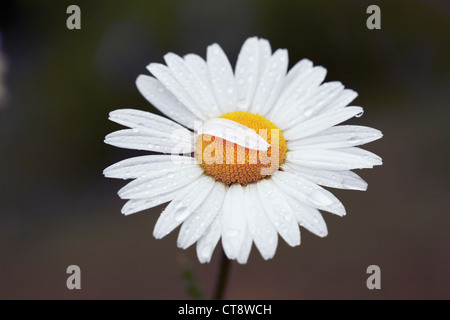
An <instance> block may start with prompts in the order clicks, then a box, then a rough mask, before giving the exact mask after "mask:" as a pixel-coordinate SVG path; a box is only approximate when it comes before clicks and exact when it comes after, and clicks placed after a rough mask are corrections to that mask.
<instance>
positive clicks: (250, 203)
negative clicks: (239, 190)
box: [244, 184, 278, 260]
mask: <svg viewBox="0 0 450 320" xmlns="http://www.w3.org/2000/svg"><path fill="white" fill-rule="evenodd" d="M244 197H245V198H244V206H245V216H246V218H247V225H248V230H249V231H250V234H251V236H252V238H253V241H254V242H255V246H256V247H257V248H258V250H259V252H260V253H261V256H262V257H263V258H264V259H265V260H267V259H271V258H272V257H273V256H274V255H275V251H276V250H277V245H278V233H277V230H276V229H275V226H274V225H273V223H272V221H270V219H269V218H268V217H267V214H266V212H265V210H264V208H263V206H262V205H261V200H260V198H259V195H258V190H257V189H256V184H249V185H248V186H247V187H246V188H245V194H244Z"/></svg>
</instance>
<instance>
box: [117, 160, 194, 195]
mask: <svg viewBox="0 0 450 320" xmlns="http://www.w3.org/2000/svg"><path fill="white" fill-rule="evenodd" d="M202 174H203V169H202V168H201V167H200V166H198V165H197V166H192V167H191V168H190V169H188V170H187V169H185V168H184V167H181V166H180V167H178V166H177V170H176V171H174V172H173V174H167V175H166V174H165V173H164V172H162V173H161V174H160V175H158V176H152V177H150V178H139V179H136V180H133V181H131V182H130V183H128V184H127V185H126V186H125V187H123V188H122V189H120V190H119V192H118V193H119V196H120V197H121V198H122V199H146V198H151V197H155V196H158V195H160V194H164V193H167V192H170V191H173V190H176V189H178V188H181V187H183V186H185V185H186V184H188V183H191V182H193V181H194V180H196V179H197V178H198V177H200V176H201V175H202Z"/></svg>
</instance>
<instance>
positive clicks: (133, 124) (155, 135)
mask: <svg viewBox="0 0 450 320" xmlns="http://www.w3.org/2000/svg"><path fill="white" fill-rule="evenodd" d="M109 119H110V120H111V121H114V122H117V123H119V124H122V125H124V126H127V127H130V128H132V130H119V131H116V132H113V133H111V134H109V135H107V136H106V138H105V143H108V144H111V145H114V146H117V147H122V148H127V149H137V150H149V151H156V152H162V153H191V152H192V151H193V145H194V144H193V137H194V136H193V134H192V132H190V131H189V130H187V129H185V128H183V127H182V126H180V125H179V124H177V123H175V122H173V121H171V120H168V119H166V118H163V117H160V116H158V115H155V114H152V113H150V112H145V111H140V110H133V109H120V110H115V111H112V112H111V113H110V114H109Z"/></svg>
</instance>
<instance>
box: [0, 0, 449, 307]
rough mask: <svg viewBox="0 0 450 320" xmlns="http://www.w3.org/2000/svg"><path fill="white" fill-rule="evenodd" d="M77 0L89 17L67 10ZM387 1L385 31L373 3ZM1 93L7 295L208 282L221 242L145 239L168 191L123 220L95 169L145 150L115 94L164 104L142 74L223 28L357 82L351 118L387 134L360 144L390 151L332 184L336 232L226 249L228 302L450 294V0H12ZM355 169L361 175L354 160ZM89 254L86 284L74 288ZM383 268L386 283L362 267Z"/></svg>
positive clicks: (181, 295) (166, 288) (162, 295)
mask: <svg viewBox="0 0 450 320" xmlns="http://www.w3.org/2000/svg"><path fill="white" fill-rule="evenodd" d="M70 4H77V5H79V6H80V8H81V26H82V29H81V30H68V29H67V28H66V19H67V18H68V16H69V15H68V14H66V8H67V7H68V6H69V5H70ZM370 4H377V5H379V6H380V8H381V27H382V28H381V30H368V29H367V28H366V19H367V18H368V16H369V15H368V14H366V8H367V7H368V6H369V5H370ZM0 33H1V39H2V41H1V42H2V50H3V55H4V57H5V60H6V63H7V65H6V70H7V71H6V72H7V73H6V77H5V79H4V85H5V87H6V90H7V96H6V98H5V99H3V103H2V104H1V107H0V154H1V158H0V161H1V162H0V163H1V165H0V177H1V179H0V188H1V189H0V298H2V299H185V298H189V296H188V295H187V294H186V290H185V288H184V282H183V280H182V277H181V276H182V269H183V268H185V266H186V265H188V266H190V268H191V270H192V271H193V272H194V274H195V276H196V277H197V280H198V282H199V284H200V286H201V287H202V290H203V293H204V294H205V297H206V298H208V297H210V296H211V293H212V289H213V286H214V283H215V277H216V275H217V270H218V265H219V257H220V255H219V252H220V251H219V250H217V249H216V252H215V254H214V256H213V259H212V261H211V263H209V264H205V265H201V264H199V263H198V261H197V259H196V256H195V248H194V247H192V248H189V249H188V250H186V251H183V250H181V249H178V248H177V247H176V237H177V232H173V233H172V234H170V235H169V236H167V237H166V238H164V239H162V240H156V239H154V238H153V236H152V231H153V227H154V225H155V222H156V220H157V217H158V215H159V213H160V212H161V211H162V209H163V208H164V206H160V207H157V208H155V209H152V210H147V211H145V212H141V213H137V214H134V215H131V216H128V217H125V216H123V215H121V213H120V208H121V207H122V205H123V204H124V201H123V200H120V199H119V197H118V196H117V194H116V192H117V191H118V189H119V188H121V187H122V186H123V185H124V184H125V182H124V181H119V180H113V179H106V178H104V177H103V176H102V170H103V169H104V168H105V167H107V166H108V165H110V164H112V163H115V162H117V161H119V160H122V159H125V158H128V157H131V156H135V155H138V154H142V152H134V151H131V150H123V149H119V148H114V147H112V146H108V145H106V144H104V143H103V138H104V136H105V135H106V134H108V133H110V132H112V131H115V130H117V129H119V128H120V126H119V125H117V124H114V123H111V122H109V121H108V120H107V117H108V113H109V112H110V111H112V110H114V109H117V108H124V107H132V108H137V109H141V110H149V111H151V112H157V111H156V110H155V109H154V108H153V107H152V106H151V105H149V104H148V103H147V102H146V100H145V99H144V98H143V97H141V95H140V94H139V92H138V91H137V89H136V87H135V83H134V82H135V79H136V77H137V76H138V75H139V74H142V73H144V74H146V73H147V71H146V69H145V66H146V65H147V64H149V63H150V62H163V55H164V54H165V53H166V52H169V51H172V52H176V53H178V54H180V55H183V54H187V53H196V54H199V55H201V56H203V57H204V56H205V54H206V46H207V45H209V44H211V43H213V42H217V43H219V44H220V45H221V46H222V47H223V48H224V50H225V52H226V53H227V54H228V56H229V58H230V61H231V62H232V64H233V65H234V63H235V61H236V57H237V54H238V52H239V49H240V46H241V45H242V43H243V41H244V40H245V39H246V38H247V37H249V36H254V35H256V36H259V37H265V38H267V39H269V40H270V42H271V44H272V47H273V48H287V49H288V50H289V57H290V61H291V62H290V66H292V65H293V64H294V63H295V62H296V61H298V60H299V59H301V58H303V57H307V58H309V59H311V60H312V61H313V62H314V63H315V64H318V65H323V66H325V67H326V68H327V69H328V75H327V79H326V81H332V80H339V81H342V82H343V83H344V85H345V86H346V87H348V88H352V89H354V90H356V91H357V92H358V93H359V97H358V98H357V100H355V101H354V104H356V105H361V106H363V107H364V108H365V114H364V116H363V117H362V118H359V119H353V120H351V121H349V123H352V124H362V125H367V126H371V127H375V128H378V129H380V130H381V131H383V133H384V137H383V139H381V140H379V141H376V142H373V143H371V144H369V145H367V146H365V148H366V149H368V150H370V151H373V152H375V153H377V154H379V155H380V156H382V158H383V161H384V165H383V166H381V167H376V168H374V169H372V170H364V171H361V172H360V174H361V176H362V177H363V178H364V179H366V180H367V181H368V182H369V188H368V191H366V192H359V191H340V190H332V191H333V192H334V194H335V195H337V196H338V198H339V199H340V200H341V201H342V202H343V203H344V205H345V206H346V209H347V212H348V213H347V216H346V217H344V218H339V217H337V216H333V215H331V214H328V213H324V217H325V220H326V222H327V225H328V229H329V235H328V237H326V238H324V239H321V238H318V237H316V236H314V235H312V234H310V233H309V232H308V231H306V230H303V229H302V231H303V232H302V244H301V246H300V247H296V248H291V247H289V246H288V245H286V244H285V243H284V242H283V241H282V240H280V245H279V248H278V250H277V253H276V255H275V258H274V259H272V260H270V261H263V259H262V258H261V257H260V255H259V253H258V252H257V250H256V249H255V248H254V247H253V249H252V254H251V256H250V259H249V262H248V264H247V265H238V264H236V263H233V265H232V270H231V279H230V282H229V287H228V291H227V294H226V297H227V298H230V299H449V298H450V275H449V270H450V255H449V253H450V236H449V225H450V201H449V196H450V194H449V191H450V190H449V181H450V179H449V178H450V177H449V172H450V170H449V163H450V161H449V160H450V159H449V158H450V149H449V137H450V129H449V127H450V126H449V121H450V117H449V115H450V113H449V107H450V106H449V101H450V90H449V89H450V88H449V84H450V62H449V61H450V59H449V58H450V43H449V34H450V4H449V2H448V1H446V0H441V1H426V0H422V1H419V0H410V1H406V0H397V1H387V0H386V1H361V0H353V1H350V0H348V1H301V0H295V1H271V0H260V1H257V0H227V1H215V0H189V1H181V0H152V1H119V0H99V1H70V2H69V1H63V0H53V1H50V0H40V1H30V0H22V1H2V2H1V4H0ZM358 173H359V172H358ZM72 264H76V265H78V266H80V268H81V272H82V289H81V290H73V291H71V290H68V289H67V288H66V278H67V276H68V275H67V274H66V268H67V266H69V265H72ZM372 264H375V265H378V266H380V268H381V286H382V288H381V290H368V289H367V287H366V279H367V277H368V275H367V274H366V269H367V267H368V266H369V265H372Z"/></svg>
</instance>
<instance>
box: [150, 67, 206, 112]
mask: <svg viewBox="0 0 450 320" xmlns="http://www.w3.org/2000/svg"><path fill="white" fill-rule="evenodd" d="M147 69H148V70H149V71H150V72H151V73H152V74H153V75H154V76H155V77H156V78H157V79H158V80H159V81H161V82H162V83H163V84H164V86H165V87H166V88H167V89H168V90H169V91H170V92H172V93H173V95H174V96H175V97H177V99H178V100H180V102H181V103H182V104H183V105H185V106H186V108H188V110H189V111H191V112H192V113H193V114H195V115H196V116H197V117H198V118H199V119H201V120H205V119H206V116H205V115H204V114H203V111H202V110H201V109H200V108H199V107H198V106H197V105H196V104H195V102H194V100H192V98H191V97H190V96H189V94H188V93H187V92H186V90H185V88H184V87H183V86H182V84H180V83H179V82H178V81H177V79H176V78H175V76H174V75H173V73H172V71H171V70H170V69H169V67H167V66H165V65H163V64H160V63H150V64H149V65H148V66H147Z"/></svg>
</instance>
